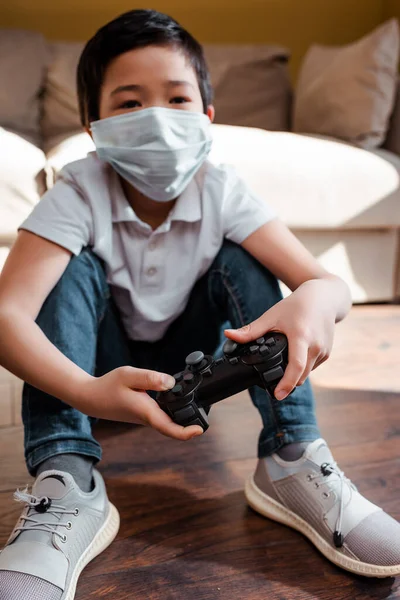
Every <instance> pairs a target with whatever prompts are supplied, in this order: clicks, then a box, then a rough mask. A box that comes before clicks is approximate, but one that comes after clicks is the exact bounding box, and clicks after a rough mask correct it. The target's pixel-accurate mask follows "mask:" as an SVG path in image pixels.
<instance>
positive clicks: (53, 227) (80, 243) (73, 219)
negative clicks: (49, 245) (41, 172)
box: [19, 172, 93, 255]
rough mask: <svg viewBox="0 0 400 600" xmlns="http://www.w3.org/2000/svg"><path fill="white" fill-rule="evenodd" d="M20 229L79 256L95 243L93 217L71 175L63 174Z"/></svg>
mask: <svg viewBox="0 0 400 600" xmlns="http://www.w3.org/2000/svg"><path fill="white" fill-rule="evenodd" d="M19 229H24V230H26V231H30V232H32V233H35V234H36V235H39V236H41V237H43V238H45V239H47V240H49V241H51V242H54V243H56V244H59V245H60V246H63V247H64V248H66V249H67V250H69V251H70V252H72V253H73V254H75V255H78V254H79V253H80V252H81V250H82V248H83V247H86V246H89V245H91V243H92V229H93V224H92V214H91V209H90V206H89V205H88V204H87V202H86V201H85V199H84V196H83V194H82V193H81V192H80V190H79V188H78V187H77V186H76V185H75V183H74V181H73V180H72V179H70V178H69V177H68V174H67V173H65V174H63V172H61V173H60V176H59V179H58V180H57V182H56V183H55V185H54V186H53V187H52V189H51V190H49V191H48V192H46V193H45V194H44V196H43V197H42V199H41V200H40V202H39V203H38V204H37V205H36V206H35V208H34V209H33V211H32V212H31V214H30V215H29V217H28V218H27V219H26V220H25V221H24V222H23V223H22V225H21V226H20V227H19Z"/></svg>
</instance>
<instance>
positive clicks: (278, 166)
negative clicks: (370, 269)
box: [211, 125, 400, 230]
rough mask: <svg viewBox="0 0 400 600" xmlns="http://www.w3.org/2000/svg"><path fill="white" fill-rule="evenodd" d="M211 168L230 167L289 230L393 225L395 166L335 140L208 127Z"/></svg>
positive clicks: (392, 159)
mask: <svg viewBox="0 0 400 600" xmlns="http://www.w3.org/2000/svg"><path fill="white" fill-rule="evenodd" d="M213 131H214V145H213V149H212V151H211V159H212V160H213V161H214V162H217V163H218V162H225V163H230V164H233V165H234V166H235V167H236V168H237V170H238V171H239V173H240V174H241V175H242V177H243V178H244V179H245V180H246V181H247V183H248V184H249V185H250V186H251V187H252V188H253V190H254V191H255V192H256V193H257V194H258V195H259V196H260V197H262V198H264V199H265V201H266V202H268V203H269V204H270V205H271V206H272V208H273V209H275V211H276V212H277V213H278V215H279V216H280V217H281V218H282V219H283V221H285V222H286V224H287V225H288V226H289V227H291V228H295V229H306V230H310V229H334V228H346V229H354V228H356V229H358V228H371V227H374V228H379V227H397V226H399V225H400V190H399V173H400V158H399V157H396V156H395V155H393V154H391V153H389V152H385V151H384V150H377V151H375V152H374V153H372V152H370V151H367V150H364V149H361V148H358V147H355V146H352V145H349V144H345V143H343V142H338V141H337V140H332V139H328V138H322V137H314V136H306V135H299V134H295V133H288V132H269V131H262V130H261V129H253V128H244V127H230V126H227V125H215V126H214V129H213Z"/></svg>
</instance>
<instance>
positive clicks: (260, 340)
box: [256, 337, 265, 346]
mask: <svg viewBox="0 0 400 600" xmlns="http://www.w3.org/2000/svg"><path fill="white" fill-rule="evenodd" d="M256 342H257V344H258V345H259V346H262V345H263V343H264V342H265V338H264V337H260V338H258V340H256Z"/></svg>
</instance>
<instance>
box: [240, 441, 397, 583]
mask: <svg viewBox="0 0 400 600" xmlns="http://www.w3.org/2000/svg"><path fill="white" fill-rule="evenodd" d="M245 494H246V498H247V501H248V503H249V504H250V506H251V507H252V508H253V509H254V510H256V511H257V512H259V513H260V514H262V515H263V516H265V517H269V518H270V519H273V520H274V521H279V522H280V523H284V524H285V525H288V526H289V527H292V528H293V529H297V530H298V531H300V532H301V533H303V534H304V535H305V536H306V537H307V538H308V539H309V540H310V541H311V542H312V543H313V544H314V545H315V546H316V547H317V548H318V550H320V551H321V552H322V554H324V556H326V558H328V559H329V560H330V561H332V562H333V563H335V564H336V565H338V566H339V567H342V568H343V569H346V570H347V571H351V572H352V573H357V574H358V575H365V576H367V577H394V576H396V575H399V574H400V523H398V522H397V521H395V520H394V519H392V517H390V516H389V515H388V514H387V513H385V512H383V510H382V509H381V508H379V507H378V506H375V505H374V504H372V503H371V502H369V501H368V500H367V499H366V498H364V497H363V496H361V494H360V493H359V492H358V491H357V488H356V487H355V486H354V485H353V484H352V483H351V481H350V480H349V479H347V477H345V475H344V473H343V472H342V471H341V470H340V469H339V468H338V466H337V464H336V463H335V461H334V460H333V457H332V454H331V452H330V450H329V448H328V446H327V445H326V442H325V441H324V440H322V439H319V440H316V441H315V442H312V443H311V444H310V445H309V446H308V447H307V449H306V451H305V452H304V454H303V456H302V457H301V458H300V459H299V460H296V461H294V462H286V461H284V460H283V459H282V458H280V457H279V456H278V455H277V454H273V455H272V456H268V457H267V458H264V459H261V460H259V462H258V465H257V469H256V472H255V474H254V476H252V477H250V479H249V480H248V481H247V484H246V489H245Z"/></svg>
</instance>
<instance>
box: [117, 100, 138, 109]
mask: <svg viewBox="0 0 400 600" xmlns="http://www.w3.org/2000/svg"><path fill="white" fill-rule="evenodd" d="M138 106H141V104H140V102H138V101H137V100H127V101H126V102H123V104H121V105H120V106H119V107H118V108H137V107H138Z"/></svg>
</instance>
